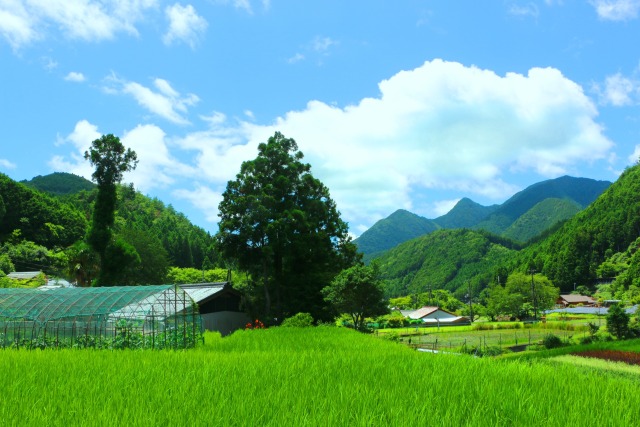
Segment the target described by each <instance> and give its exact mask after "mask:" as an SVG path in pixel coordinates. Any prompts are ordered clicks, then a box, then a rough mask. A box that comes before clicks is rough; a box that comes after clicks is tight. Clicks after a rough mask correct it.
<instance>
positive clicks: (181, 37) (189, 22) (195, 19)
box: [162, 3, 208, 49]
mask: <svg viewBox="0 0 640 427" xmlns="http://www.w3.org/2000/svg"><path fill="white" fill-rule="evenodd" d="M165 15H166V17H167V20H169V29H168V30H167V32H166V34H165V35H164V37H163V38H162V40H163V41H164V43H165V44H167V45H171V44H174V43H178V42H182V43H185V44H187V45H189V46H190V47H191V48H192V49H194V48H195V46H196V43H197V42H198V40H199V39H200V37H201V36H202V34H203V33H204V32H205V31H206V29H207V26H208V24H207V21H206V20H205V19H204V18H203V17H201V16H199V15H198V13H197V12H196V10H195V8H194V7H193V6H192V5H187V6H182V5H180V4H178V3H176V4H174V5H173V6H167V8H166V9H165Z"/></svg>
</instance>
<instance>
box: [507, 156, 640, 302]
mask: <svg viewBox="0 0 640 427" xmlns="http://www.w3.org/2000/svg"><path fill="white" fill-rule="evenodd" d="M638 236H640V166H638V165H635V166H633V167H630V168H628V169H626V170H625V171H624V173H623V174H622V175H620V177H619V178H618V180H617V181H616V182H615V183H614V184H612V185H611V186H610V187H609V188H608V189H607V190H606V191H605V192H604V193H603V194H602V195H601V196H600V197H599V198H598V199H597V200H596V201H595V202H593V203H592V204H591V205H590V206H589V207H588V208H587V209H585V210H583V211H581V212H579V213H578V214H577V215H575V216H574V217H573V218H571V219H570V220H569V221H567V222H566V223H565V224H564V225H563V226H562V227H561V228H560V229H559V230H558V231H557V232H555V233H553V234H552V235H551V236H549V237H548V238H547V239H545V240H543V241H541V242H538V243H536V244H535V245H532V246H530V247H529V248H527V249H526V250H525V251H523V253H522V255H521V256H520V257H519V258H518V260H517V263H518V264H519V265H520V266H522V265H533V266H535V267H536V269H537V270H538V271H542V272H543V274H545V275H547V276H548V277H549V278H550V279H551V280H552V281H553V282H554V283H555V284H556V285H557V286H559V287H560V289H561V290H562V291H569V290H571V289H573V287H574V285H575V284H577V285H587V286H589V285H591V284H593V283H594V281H595V279H596V278H597V276H598V274H597V269H598V267H599V266H600V264H602V263H603V262H604V261H605V260H606V259H607V258H608V257H609V256H611V255H612V254H614V253H616V252H623V251H625V250H627V248H628V247H629V245H630V244H631V243H633V242H634V241H636V239H637V238H638Z"/></svg>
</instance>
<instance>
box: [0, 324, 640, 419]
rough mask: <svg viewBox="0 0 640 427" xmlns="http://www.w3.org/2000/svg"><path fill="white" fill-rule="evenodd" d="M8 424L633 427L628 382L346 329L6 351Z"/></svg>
mask: <svg viewBox="0 0 640 427" xmlns="http://www.w3.org/2000/svg"><path fill="white" fill-rule="evenodd" d="M0 370H1V371H0V372H2V375H0V390H1V391H0V393H2V398H1V399H0V424H1V425H3V426H4V425H6V426H25V425H27V426H31V425H33V426H36V425H37V426H43V425H46V426H82V425H86V426H106V425H109V426H119V425H127V426H158V425H166V426H177V425H188V426H205V425H206V426H212V425H224V426H246V425H252V426H394V425H401V426H407V425H408V426H412V425H416V426H425V425H429V426H534V425H535V426H539V425H548V426H565V425H581V426H589V425H593V426H596V425H608V426H617V425H620V426H629V425H634V423H636V422H637V420H638V419H639V418H640V393H638V381H637V379H635V378H634V377H630V376H620V375H611V376H609V375H602V374H601V373H600V374H593V375H591V374H589V372H590V371H585V370H584V369H580V368H579V367H576V366H573V365H571V364H553V363H548V362H544V361H538V360H533V359H532V360H525V361H518V360H492V359H477V358H472V357H467V356H453V355H445V354H427V353H420V352H416V351H413V350H411V349H409V348H407V347H406V346H404V345H400V344H398V343H394V342H390V341H385V340H381V339H378V338H376V337H373V336H367V335H363V334H359V333H356V332H354V331H351V330H346V329H342V328H332V327H324V328H322V327H321V328H313V329H295V328H272V329H267V330H251V331H238V332H236V333H235V334H233V335H232V336H230V337H227V338H224V339H222V338H219V337H217V336H215V335H208V336H207V337H206V340H205V345H204V346H201V347H199V348H196V349H191V350H179V351H173V350H161V351H153V350H138V351H133V350H91V349H84V350H74V349H66V350H34V351H25V350H9V349H6V350H1V351H0Z"/></svg>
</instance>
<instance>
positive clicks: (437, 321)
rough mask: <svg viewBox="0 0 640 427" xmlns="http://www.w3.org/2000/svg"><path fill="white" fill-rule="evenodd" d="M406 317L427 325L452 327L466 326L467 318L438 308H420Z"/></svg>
mask: <svg viewBox="0 0 640 427" xmlns="http://www.w3.org/2000/svg"><path fill="white" fill-rule="evenodd" d="M407 317H409V318H411V319H420V320H422V321H423V322H424V323H425V324H428V325H443V326H444V325H453V324H468V323H469V318H468V317H466V316H456V315H455V314H453V313H449V312H448V311H446V310H442V309H441V308H440V307H428V306H425V307H422V308H419V309H417V310H415V311H412V312H409V313H407Z"/></svg>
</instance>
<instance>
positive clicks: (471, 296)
mask: <svg viewBox="0 0 640 427" xmlns="http://www.w3.org/2000/svg"><path fill="white" fill-rule="evenodd" d="M467 284H468V285H469V314H470V316H469V318H470V319H471V323H473V294H472V293H471V282H467Z"/></svg>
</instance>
